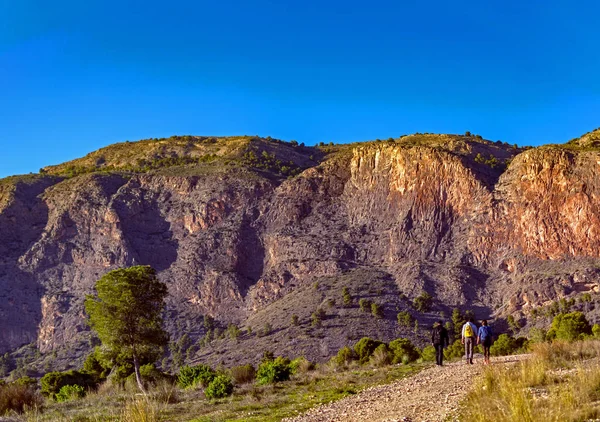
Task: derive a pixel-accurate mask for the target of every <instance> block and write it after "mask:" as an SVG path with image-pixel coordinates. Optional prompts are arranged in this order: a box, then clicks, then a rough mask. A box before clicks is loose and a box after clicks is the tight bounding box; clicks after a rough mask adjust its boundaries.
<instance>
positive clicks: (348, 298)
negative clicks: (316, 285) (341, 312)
mask: <svg viewBox="0 0 600 422" xmlns="http://www.w3.org/2000/svg"><path fill="white" fill-rule="evenodd" d="M342 299H343V301H344V305H351V304H352V295H351V294H350V290H348V287H346V286H344V287H342Z"/></svg>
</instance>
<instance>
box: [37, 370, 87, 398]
mask: <svg viewBox="0 0 600 422" xmlns="http://www.w3.org/2000/svg"><path fill="white" fill-rule="evenodd" d="M40 384H41V391H42V394H44V395H45V396H46V397H49V398H51V399H54V398H55V397H56V394H57V393H58V392H59V391H60V389H61V388H62V387H64V386H65V385H79V386H81V387H83V389H84V390H86V389H88V388H95V387H96V379H95V377H94V376H93V375H91V374H87V373H85V372H79V371H66V372H48V373H47V374H46V375H44V376H43V377H42V378H41V379H40Z"/></svg>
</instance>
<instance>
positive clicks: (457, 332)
mask: <svg viewBox="0 0 600 422" xmlns="http://www.w3.org/2000/svg"><path fill="white" fill-rule="evenodd" d="M465 322H467V320H466V319H465V317H464V315H463V314H462V313H461V312H460V309H458V308H454V309H453V310H452V326H453V327H454V338H460V336H461V330H462V326H463V325H464V324H465Z"/></svg>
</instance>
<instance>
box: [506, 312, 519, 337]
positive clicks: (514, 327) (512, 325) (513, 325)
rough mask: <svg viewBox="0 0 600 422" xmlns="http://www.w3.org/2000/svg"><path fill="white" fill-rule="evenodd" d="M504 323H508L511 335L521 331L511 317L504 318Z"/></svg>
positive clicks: (517, 323)
mask: <svg viewBox="0 0 600 422" xmlns="http://www.w3.org/2000/svg"><path fill="white" fill-rule="evenodd" d="M506 322H507V323H508V328H509V329H510V330H511V331H512V333H513V334H516V333H517V332H518V331H519V330H520V329H521V325H520V324H519V322H518V321H516V320H515V317H514V316H512V315H509V316H507V317H506Z"/></svg>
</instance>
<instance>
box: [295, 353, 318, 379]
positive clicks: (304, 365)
mask: <svg viewBox="0 0 600 422" xmlns="http://www.w3.org/2000/svg"><path fill="white" fill-rule="evenodd" d="M313 369H315V364H314V363H312V362H311V361H309V360H308V359H306V358H305V357H304V356H300V357H299V358H296V359H294V360H293V361H291V362H290V372H291V374H292V375H295V374H303V373H306V372H308V371H312V370H313Z"/></svg>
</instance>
